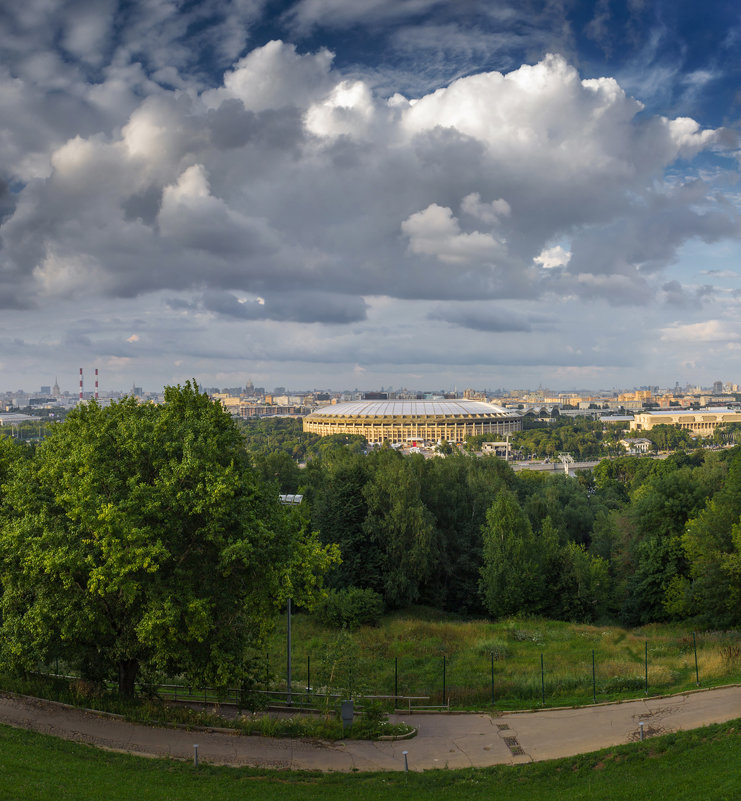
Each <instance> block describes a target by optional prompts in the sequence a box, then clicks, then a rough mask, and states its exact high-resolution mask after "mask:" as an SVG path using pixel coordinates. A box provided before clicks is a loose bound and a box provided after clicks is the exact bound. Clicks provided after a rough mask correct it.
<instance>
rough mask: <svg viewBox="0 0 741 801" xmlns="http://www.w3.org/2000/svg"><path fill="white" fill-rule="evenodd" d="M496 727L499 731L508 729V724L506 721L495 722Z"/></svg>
mask: <svg viewBox="0 0 741 801" xmlns="http://www.w3.org/2000/svg"><path fill="white" fill-rule="evenodd" d="M497 728H498V729H499V731H504V730H505V729H508V728H509V726H508V725H507V724H506V723H497Z"/></svg>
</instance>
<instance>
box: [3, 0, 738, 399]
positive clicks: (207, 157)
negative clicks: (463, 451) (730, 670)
mask: <svg viewBox="0 0 741 801" xmlns="http://www.w3.org/2000/svg"><path fill="white" fill-rule="evenodd" d="M740 13H741V12H739V11H738V10H735V9H734V8H732V7H730V6H729V5H727V4H708V5H706V6H703V7H697V6H696V4H688V3H671V2H668V1H665V0H659V1H657V0H653V1H652V0H648V2H645V3H638V2H628V3H626V4H624V6H623V5H620V4H616V3H610V2H607V0H605V1H604V2H598V3H590V4H582V3H578V2H566V3H563V4H558V5H553V6H551V5H548V4H539V3H534V2H533V3H529V2H527V3H520V2H517V3H515V2H514V0H511V1H510V2H505V1H502V2H493V3H491V2H488V3H484V2H471V3H466V4H462V7H459V6H458V4H447V3H442V2H439V0H406V1H405V0H393V2H392V0H376V2H373V3H365V4H353V3H343V2H338V0H292V1H291V2H268V1H267V0H264V1H263V0H254V2H251V3H242V2H236V0H235V2H230V1H229V0H205V1H204V2H201V3H199V4H197V5H196V6H193V7H191V6H189V5H186V4H181V3H167V2H164V0H149V1H148V2H146V3H145V2H143V0H104V2H96V3H92V2H90V3H88V2H84V1H83V0H80V1H79V2H71V1H70V0H45V2H43V3H42V2H41V1H40V0H28V2H25V3H23V4H22V5H17V4H13V6H10V7H8V8H4V9H2V10H0V54H1V55H2V61H1V62H0V63H2V64H3V65H4V66H3V68H2V69H1V70H0V114H1V116H2V120H3V123H2V133H3V136H2V137H1V138H0V309H2V311H1V312H0V314H1V317H0V346H1V347H2V357H0V365H1V366H2V376H3V381H2V383H3V384H5V385H6V386H25V387H28V386H42V385H46V384H48V383H50V382H52V380H53V378H54V377H55V376H57V377H58V378H59V379H60V385H62V386H64V384H65V379H64V376H70V377H72V376H75V375H76V373H77V370H78V369H79V366H80V364H83V365H85V369H86V372H87V371H88V370H92V369H93V368H94V367H96V366H97V367H98V368H99V369H100V373H101V387H102V386H104V384H105V385H107V386H108V387H112V386H116V387H119V388H126V387H130V386H131V385H132V384H134V383H136V384H137V385H141V386H143V387H144V388H145V389H147V390H151V389H152V388H154V387H162V386H163V385H166V384H176V383H181V384H182V383H184V382H185V381H186V380H188V379H189V378H191V377H196V378H197V379H198V381H199V383H202V384H203V385H204V386H238V385H240V384H243V383H244V382H245V380H246V377H251V378H252V379H253V381H254V383H255V384H258V385H264V386H265V387H273V386H279V385H281V384H284V385H289V384H290V385H291V386H320V387H322V386H324V387H329V386H332V387H338V386H347V387H359V388H361V389H372V388H378V387H380V386H388V385H392V386H401V385H410V386H432V387H435V386H439V387H448V386H449V387H458V388H459V389H462V388H464V387H469V386H474V387H476V386H482V387H486V386H493V387H509V388H514V387H524V386H531V387H533V386H538V385H539V384H542V385H544V386H549V387H550V388H551V389H553V390H568V389H572V388H573V387H585V386H586V387H595V388H596V387H630V386H641V385H647V384H658V385H661V386H666V387H671V386H674V385H675V383H676V382H678V383H679V384H680V385H682V386H684V385H685V384H687V383H696V384H700V385H704V386H710V385H712V384H713V382H714V381H717V380H719V379H723V380H724V381H731V382H736V381H738V380H739V379H738V377H737V374H738V373H739V368H740V367H741V365H740V364H739V353H740V352H741V321H740V316H739V314H738V309H739V303H740V302H741V300H740V299H741V281H740V280H739V278H740V277H739V273H738V269H737V266H736V265H737V263H738V261H739V257H740V256H741V245H740V243H739V234H740V233H741V215H740V214H739V195H738V155H739V136H738V135H739V117H740V116H741V114H740V113H739V112H740V109H739V97H738V86H739V78H740V77H741V62H739V59H738V58H737V57H736V54H737V51H738V42H739V40H740V39H741V16H740ZM66 383H68V384H70V387H69V389H70V391H73V389H74V379H73V378H70V380H69V381H67V382H66Z"/></svg>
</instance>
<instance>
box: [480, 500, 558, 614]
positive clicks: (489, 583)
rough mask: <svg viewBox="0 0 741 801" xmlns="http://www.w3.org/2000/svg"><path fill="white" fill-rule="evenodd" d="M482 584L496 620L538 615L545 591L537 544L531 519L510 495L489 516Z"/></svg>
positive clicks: (493, 507) (494, 506)
mask: <svg viewBox="0 0 741 801" xmlns="http://www.w3.org/2000/svg"><path fill="white" fill-rule="evenodd" d="M483 537H484V547H483V565H482V567H481V581H480V584H479V587H480V591H481V596H482V598H483V600H484V605H485V606H486V609H487V611H488V612H489V614H490V615H492V616H493V617H503V616H506V615H514V614H517V613H528V612H535V611H538V609H539V606H540V599H541V594H542V589H543V578H542V575H541V570H540V567H541V566H540V562H539V553H538V544H537V540H536V538H535V537H534V535H533V530H532V528H531V526H530V522H529V521H528V519H527V515H526V514H525V513H524V512H523V511H522V509H521V507H520V505H519V504H518V503H517V498H516V497H515V496H514V494H513V493H511V492H509V491H503V492H500V493H499V495H498V496H497V499H496V500H495V501H494V503H493V504H492V505H491V506H490V507H489V510H488V511H487V513H486V525H485V526H484V529H483Z"/></svg>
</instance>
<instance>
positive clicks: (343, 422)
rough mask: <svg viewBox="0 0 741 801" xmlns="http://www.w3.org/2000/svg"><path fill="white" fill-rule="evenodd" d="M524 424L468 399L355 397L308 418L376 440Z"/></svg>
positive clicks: (319, 430) (462, 435) (331, 430)
mask: <svg viewBox="0 0 741 801" xmlns="http://www.w3.org/2000/svg"><path fill="white" fill-rule="evenodd" d="M521 427H522V419H521V417H520V415H519V414H517V413H515V412H510V411H508V410H507V409H503V408H502V407H501V406H494V405H493V404H491V403H484V402H482V401H469V400H430V401H428V400H390V401H350V402H349V403H338V404H335V405H332V406H325V407H323V408H321V409H317V410H316V411H315V412H312V413H311V414H310V415H308V416H307V417H304V431H311V432H313V433H314V434H319V435H320V436H323V437H326V436H329V435H330V434H359V435H361V436H363V437H365V438H366V440H367V441H368V442H369V443H372V444H378V443H381V442H384V441H387V442H389V443H392V444H404V445H406V444H419V445H421V444H423V443H436V442H440V441H441V440H447V441H448V442H451V443H463V442H465V440H466V437H468V436H469V435H471V434H497V435H506V434H510V433H512V432H513V431H519V430H520V429H521Z"/></svg>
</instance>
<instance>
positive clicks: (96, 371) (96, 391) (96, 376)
mask: <svg viewBox="0 0 741 801" xmlns="http://www.w3.org/2000/svg"><path fill="white" fill-rule="evenodd" d="M95 400H96V401H97V400H98V368H97V367H96V368H95Z"/></svg>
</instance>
